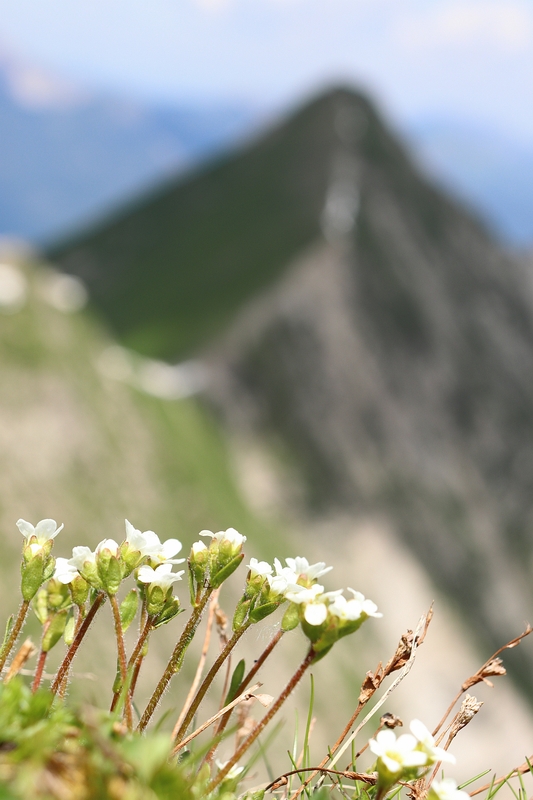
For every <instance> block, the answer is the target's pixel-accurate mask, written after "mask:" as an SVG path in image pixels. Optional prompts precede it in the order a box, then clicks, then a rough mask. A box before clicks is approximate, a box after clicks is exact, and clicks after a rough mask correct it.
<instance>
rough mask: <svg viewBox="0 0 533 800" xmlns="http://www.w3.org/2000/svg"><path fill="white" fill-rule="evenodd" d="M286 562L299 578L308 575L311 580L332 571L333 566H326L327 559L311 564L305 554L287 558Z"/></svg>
mask: <svg viewBox="0 0 533 800" xmlns="http://www.w3.org/2000/svg"><path fill="white" fill-rule="evenodd" d="M285 563H286V564H288V566H289V569H291V570H292V571H293V572H294V574H295V575H296V576H297V577H298V578H302V577H306V578H307V579H308V580H310V581H314V580H316V579H317V578H320V577H321V576H322V575H325V574H326V572H330V571H331V570H332V569H333V567H326V562H325V561H318V562H317V563H316V564H310V563H309V561H308V560H307V559H306V558H304V557H303V556H296V558H286V559H285Z"/></svg>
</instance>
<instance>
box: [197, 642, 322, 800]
mask: <svg viewBox="0 0 533 800" xmlns="http://www.w3.org/2000/svg"><path fill="white" fill-rule="evenodd" d="M314 657H315V651H314V650H313V648H312V647H310V648H309V651H308V653H307V655H306V657H305V658H304V660H303V661H302V663H301V664H300V666H299V667H298V669H297V670H296V672H295V673H294V675H293V676H292V678H291V679H290V681H289V682H288V684H287V685H286V687H285V688H284V690H283V691H282V693H281V694H280V696H279V697H278V699H277V700H276V702H275V703H274V705H273V706H272V708H271V709H270V710H269V711H268V712H267V713H266V714H265V716H264V717H263V719H262V720H261V722H259V723H258V725H256V726H255V728H254V729H253V731H252V732H251V734H250V735H249V736H247V737H246V739H245V740H244V742H243V743H242V744H241V746H240V747H239V748H238V749H237V750H236V751H235V753H234V754H233V757H232V758H230V760H229V761H228V762H227V764H225V766H224V767H223V769H221V770H220V771H219V772H218V774H217V775H216V777H215V778H213V780H212V781H211V783H210V784H209V785H208V787H207V789H206V794H209V793H210V792H212V791H214V789H216V788H217V786H219V785H220V784H221V783H222V781H223V780H224V778H225V777H226V775H227V774H228V772H229V771H230V769H231V768H232V767H234V766H235V764H237V763H238V762H239V761H240V759H241V758H242V756H243V755H244V753H245V752H246V751H247V750H248V748H249V747H251V746H252V745H253V743H254V742H255V740H256V739H257V737H258V736H259V735H260V734H261V733H262V732H263V731H264V729H265V728H266V726H267V725H268V723H269V722H270V720H271V719H272V718H273V717H274V716H275V715H276V714H277V713H278V711H279V710H280V708H281V706H282V705H283V703H284V702H285V700H286V699H287V698H288V697H289V695H290V694H291V692H292V691H293V690H294V689H295V688H296V686H297V684H298V683H299V681H300V680H301V678H302V676H303V675H304V673H305V671H306V670H307V668H308V667H309V666H311V664H312V662H313V659H314Z"/></svg>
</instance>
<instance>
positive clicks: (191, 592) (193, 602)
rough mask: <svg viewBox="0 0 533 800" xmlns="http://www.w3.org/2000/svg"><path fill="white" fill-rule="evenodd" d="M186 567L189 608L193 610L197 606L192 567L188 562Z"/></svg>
mask: <svg viewBox="0 0 533 800" xmlns="http://www.w3.org/2000/svg"><path fill="white" fill-rule="evenodd" d="M187 566H188V570H187V578H188V580H189V595H190V598H191V606H192V607H193V608H195V607H196V606H197V605H198V603H197V596H196V589H195V587H194V584H195V575H194V566H193V565H191V563H190V561H189V562H188V564H187Z"/></svg>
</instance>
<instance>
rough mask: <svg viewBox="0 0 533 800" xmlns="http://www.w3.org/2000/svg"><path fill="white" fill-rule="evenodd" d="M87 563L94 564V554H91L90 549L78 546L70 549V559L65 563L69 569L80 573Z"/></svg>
mask: <svg viewBox="0 0 533 800" xmlns="http://www.w3.org/2000/svg"><path fill="white" fill-rule="evenodd" d="M87 561H88V562H89V564H96V552H94V553H93V551H92V550H91V548H90V547H85V546H79V547H73V548H72V558H69V559H68V560H67V563H68V565H69V567H71V568H73V569H76V570H78V571H81V570H82V569H83V565H84V564H86V563H87ZM58 580H60V579H59V578H58Z"/></svg>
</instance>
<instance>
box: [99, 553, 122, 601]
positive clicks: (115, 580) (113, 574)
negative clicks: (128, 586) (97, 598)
mask: <svg viewBox="0 0 533 800" xmlns="http://www.w3.org/2000/svg"><path fill="white" fill-rule="evenodd" d="M106 561H107V559H106ZM106 567H107V568H106V570H105V577H104V576H103V574H102V573H103V570H102V572H101V573H100V575H101V577H102V582H103V584H104V587H105V590H106V592H107V593H108V594H116V593H117V592H118V590H119V586H120V584H121V583H122V564H121V563H120V561H119V560H118V558H116V557H115V556H111V558H110V559H109V561H108V563H107V565H106ZM99 571H100V570H99Z"/></svg>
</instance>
